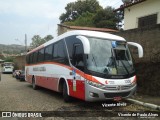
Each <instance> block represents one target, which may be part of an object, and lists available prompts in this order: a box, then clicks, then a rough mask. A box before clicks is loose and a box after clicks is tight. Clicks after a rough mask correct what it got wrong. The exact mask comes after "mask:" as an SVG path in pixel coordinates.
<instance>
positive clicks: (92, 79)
mask: <svg viewBox="0 0 160 120" xmlns="http://www.w3.org/2000/svg"><path fill="white" fill-rule="evenodd" d="M42 64H54V65H59V66H61V67H65V68H67V69H69V70H74V68H72V67H70V66H67V65H64V64H61V63H57V62H43V63H38V64H32V65H28V64H26V66H34V65H42ZM75 71H76V74H79V75H80V76H82V77H83V78H85V79H87V80H90V81H92V82H96V83H99V84H102V83H100V82H99V81H98V80H97V79H96V78H94V77H92V75H88V74H85V73H84V72H82V71H80V70H78V69H75Z"/></svg>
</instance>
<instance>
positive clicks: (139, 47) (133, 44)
mask: <svg viewBox="0 0 160 120" xmlns="http://www.w3.org/2000/svg"><path fill="white" fill-rule="evenodd" d="M127 43H128V45H132V46H135V47H137V48H138V57H139V58H142V57H143V48H142V46H141V45H140V44H138V43H135V42H127Z"/></svg>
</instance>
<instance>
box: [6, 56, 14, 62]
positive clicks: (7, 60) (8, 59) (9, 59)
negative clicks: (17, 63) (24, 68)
mask: <svg viewBox="0 0 160 120" xmlns="http://www.w3.org/2000/svg"><path fill="white" fill-rule="evenodd" d="M4 61H5V62H13V57H6V58H4Z"/></svg>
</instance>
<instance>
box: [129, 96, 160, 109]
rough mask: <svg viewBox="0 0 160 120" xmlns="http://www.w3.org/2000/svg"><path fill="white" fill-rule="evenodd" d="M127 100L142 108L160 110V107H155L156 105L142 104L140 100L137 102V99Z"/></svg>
mask: <svg viewBox="0 0 160 120" xmlns="http://www.w3.org/2000/svg"><path fill="white" fill-rule="evenodd" d="M126 100H127V101H129V102H131V103H135V104H138V105H142V106H145V107H148V108H151V109H154V110H160V106H158V105H155V104H151V103H145V102H141V101H138V100H135V99H131V98H127V99H126Z"/></svg>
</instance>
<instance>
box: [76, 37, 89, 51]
mask: <svg viewBox="0 0 160 120" xmlns="http://www.w3.org/2000/svg"><path fill="white" fill-rule="evenodd" d="M76 38H78V39H80V40H81V42H82V44H83V49H84V54H89V53H90V44H89V41H88V39H87V38H86V37H84V36H76Z"/></svg>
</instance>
